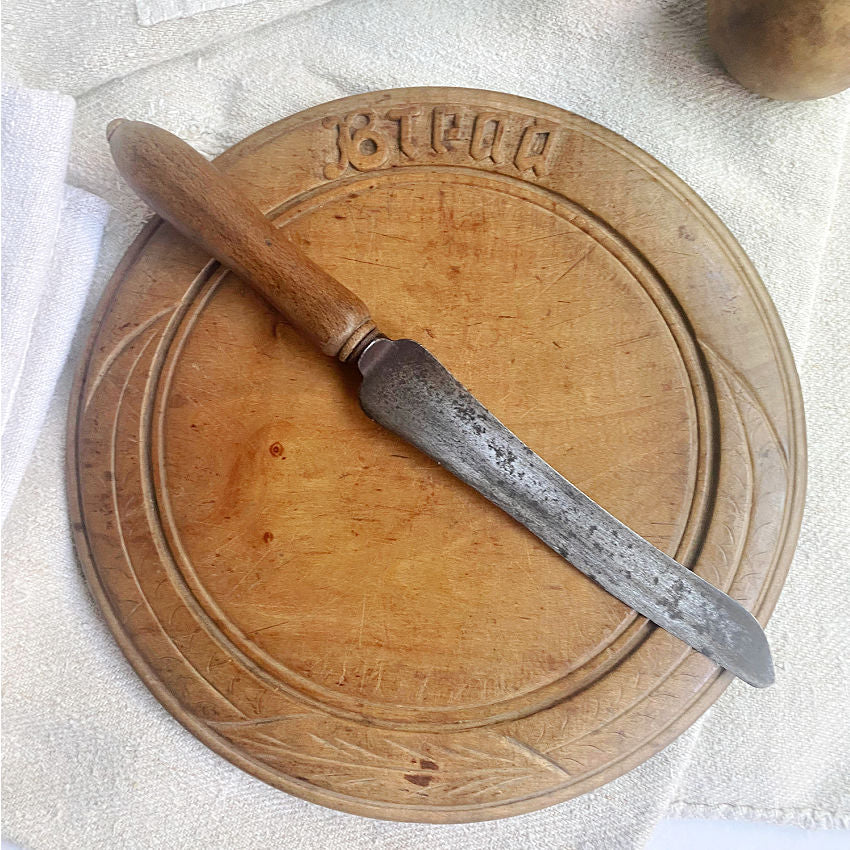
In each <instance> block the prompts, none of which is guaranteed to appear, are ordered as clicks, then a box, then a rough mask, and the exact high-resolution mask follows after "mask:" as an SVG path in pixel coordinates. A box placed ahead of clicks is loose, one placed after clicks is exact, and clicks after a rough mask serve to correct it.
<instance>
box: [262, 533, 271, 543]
mask: <svg viewBox="0 0 850 850" xmlns="http://www.w3.org/2000/svg"><path fill="white" fill-rule="evenodd" d="M263 540H265V541H266V543H271V542H272V540H274V534H272V533H271V532H270V531H267V532H266V533H265V534H264V535H263Z"/></svg>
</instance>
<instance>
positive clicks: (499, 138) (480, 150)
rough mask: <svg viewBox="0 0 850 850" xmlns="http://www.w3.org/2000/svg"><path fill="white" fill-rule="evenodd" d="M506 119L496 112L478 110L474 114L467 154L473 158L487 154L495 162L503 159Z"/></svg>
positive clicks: (479, 157)
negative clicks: (476, 113)
mask: <svg viewBox="0 0 850 850" xmlns="http://www.w3.org/2000/svg"><path fill="white" fill-rule="evenodd" d="M507 122H508V119H507V117H506V116H505V115H501V114H500V113H498V112H479V113H478V115H476V116H475V128H474V129H473V131H472V141H471V142H470V143H469V154H470V156H471V157H472V158H473V159H475V160H481V159H486V158H487V157H488V156H489V157H490V158H491V159H492V160H493V162H495V163H496V164H499V163H502V162H504V161H505V151H504V141H505V125H506V124H507Z"/></svg>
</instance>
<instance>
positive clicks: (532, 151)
mask: <svg viewBox="0 0 850 850" xmlns="http://www.w3.org/2000/svg"><path fill="white" fill-rule="evenodd" d="M557 129H558V127H557V125H556V124H553V123H552V122H551V121H543V120H541V119H539V118H538V119H537V121H535V122H534V123H533V124H529V125H528V127H526V128H525V130H524V132H523V134H522V141H520V143H519V150H517V152H516V157H514V163H515V164H516V167H517V168H518V169H519V170H520V171H527V170H528V169H529V168H530V169H532V170H533V171H534V173H535V174H536V175H537V176H538V177H540V176H542V175H543V174H545V173H546V169H547V168H548V167H549V157H550V155H551V153H552V147H553V142H554V140H555V131H556V130H557Z"/></svg>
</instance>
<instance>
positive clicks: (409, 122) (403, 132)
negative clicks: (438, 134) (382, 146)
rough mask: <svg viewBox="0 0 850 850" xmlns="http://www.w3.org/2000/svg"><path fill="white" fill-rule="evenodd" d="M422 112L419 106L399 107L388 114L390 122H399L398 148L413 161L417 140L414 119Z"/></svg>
mask: <svg viewBox="0 0 850 850" xmlns="http://www.w3.org/2000/svg"><path fill="white" fill-rule="evenodd" d="M421 114H422V111H421V110H420V109H419V107H418V106H399V107H397V108H396V109H391V110H390V111H389V112H388V113H387V118H389V119H390V121H398V146H399V148H400V149H401V152H402V153H403V154H404V155H405V156H407V157H410V159H413V158H414V157H415V156H416V140H415V137H414V135H413V119H414V118H418V117H419V116H420V115H421Z"/></svg>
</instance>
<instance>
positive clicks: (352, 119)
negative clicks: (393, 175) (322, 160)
mask: <svg viewBox="0 0 850 850" xmlns="http://www.w3.org/2000/svg"><path fill="white" fill-rule="evenodd" d="M377 120H378V116H377V115H376V114H375V113H374V112H373V111H372V110H367V111H365V112H350V113H349V114H348V115H346V116H345V118H342V119H340V118H336V117H334V116H330V117H328V118H325V119H324V121H323V122H322V124H323V125H324V126H325V127H327V128H328V129H333V128H334V127H336V128H337V149H338V159H337V161H336V162H331V163H328V164H327V165H326V166H325V170H324V173H325V177H327V178H328V180H333V179H334V178H336V177H339V176H340V175H341V174H342V173H343V172H344V171H345V169H346V168H348V166H349V164H350V165H352V166H354V168H356V169H357V170H358V171H371V170H372V169H374V168H380V167H381V166H382V165H384V164H385V163H386V161H387V159H388V158H389V153H390V149H389V140H388V139H387V137H386V135H385V134H384V133H382V132H380V131H379V130H378V129H377V128H376V126H375V124H376V122H377Z"/></svg>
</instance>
